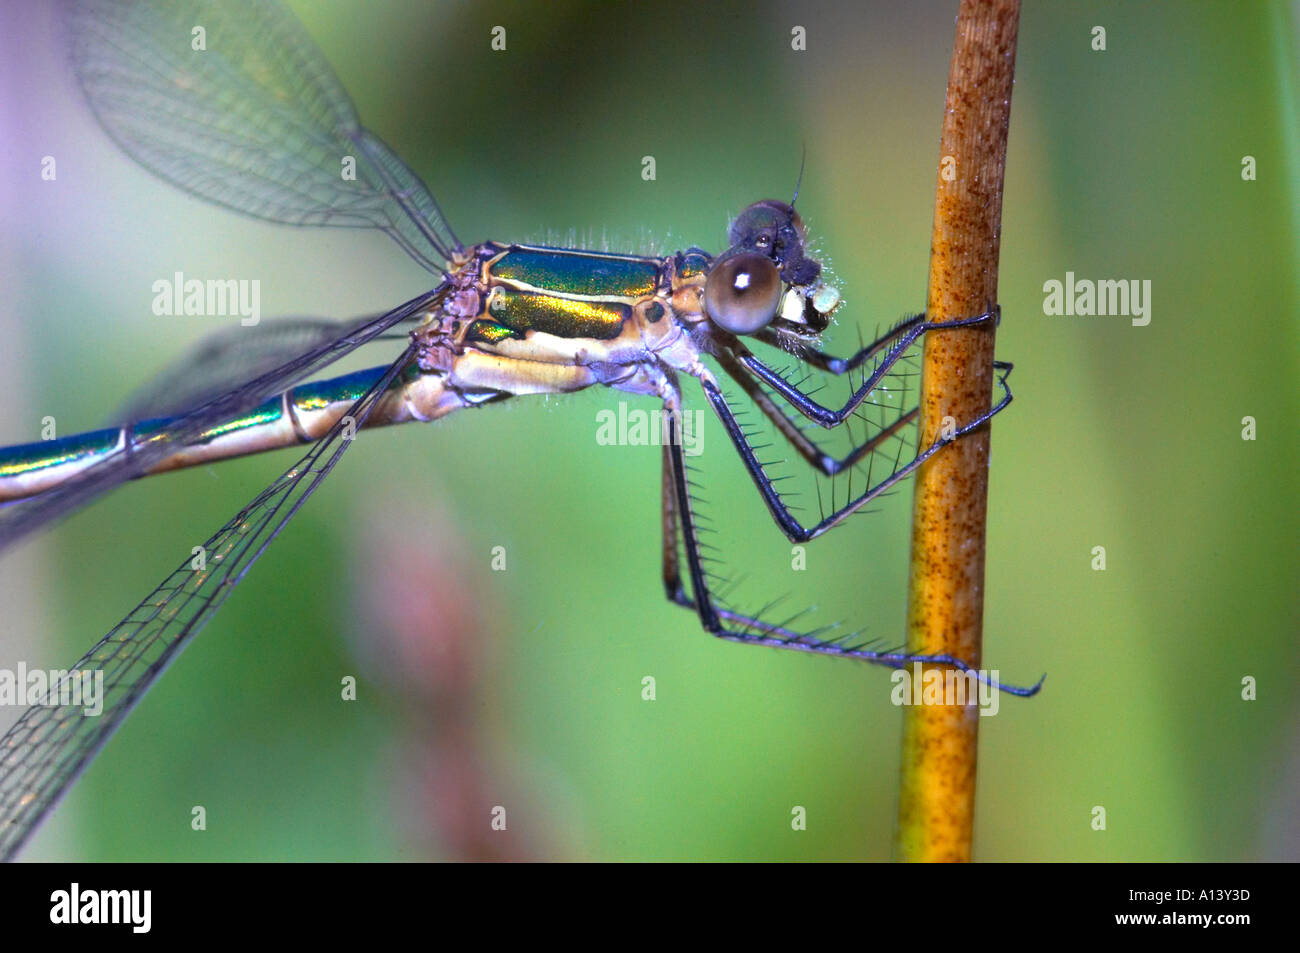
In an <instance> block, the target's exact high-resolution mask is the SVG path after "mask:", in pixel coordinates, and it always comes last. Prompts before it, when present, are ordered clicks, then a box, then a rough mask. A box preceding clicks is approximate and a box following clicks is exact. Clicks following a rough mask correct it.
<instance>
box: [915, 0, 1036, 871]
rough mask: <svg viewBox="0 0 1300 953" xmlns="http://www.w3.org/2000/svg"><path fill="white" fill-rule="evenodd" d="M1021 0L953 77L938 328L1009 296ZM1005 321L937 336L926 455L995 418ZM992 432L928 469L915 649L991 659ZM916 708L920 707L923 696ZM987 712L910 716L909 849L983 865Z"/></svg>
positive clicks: (971, 30)
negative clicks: (946, 434)
mask: <svg viewBox="0 0 1300 953" xmlns="http://www.w3.org/2000/svg"><path fill="white" fill-rule="evenodd" d="M1019 18H1020V3H1019V0H961V6H960V10H959V12H958V15H957V35H956V42H955V45H954V48H953V56H952V66H951V69H950V72H949V76H948V95H947V101H946V102H945V104H944V118H943V134H942V138H941V145H940V161H939V169H938V184H937V188H936V191H935V202H934V230H933V233H932V237H931V243H930V284H929V291H928V294H927V297H926V314H927V316H928V318H929V320H932V321H933V320H950V319H953V318H958V317H967V316H973V315H978V314H981V313H983V312H984V311H986V310H987V309H988V308H990V307H991V306H992V305H993V304H994V303H995V302H996V301H997V276H998V251H999V245H1000V239H1001V232H1002V184H1003V176H1004V172H1005V166H1006V147H1007V128H1008V125H1009V122H1010V118H1011V84H1012V78H1013V76H1014V74H1015V59H1016V34H1017V30H1018V26H1019ZM994 337H995V327H994V326H993V325H992V324H989V325H980V326H976V327H972V328H962V329H956V330H951V331H933V332H930V333H929V334H927V335H926V336H925V343H924V347H923V354H922V370H921V403H920V407H921V420H920V424H919V426H920V437H919V442H918V444H917V446H918V447H926V446H929V445H930V444H931V443H932V442H933V441H934V440H935V438H936V437H938V436H939V434H940V433H941V431H942V430H943V428H944V418H945V417H947V418H950V420H949V426H952V424H953V421H955V422H956V426H958V427H960V426H963V425H964V424H965V423H966V422H967V421H970V420H973V419H975V418H977V417H979V416H980V415H981V414H984V413H987V412H988V410H989V407H990V397H991V393H992V388H993V344H994ZM988 468H989V430H988V426H987V425H985V426H984V427H982V428H980V429H979V430H977V431H975V432H973V433H971V434H969V435H967V436H965V437H963V438H961V439H959V440H957V441H956V442H955V443H953V444H951V445H949V446H947V447H945V448H944V449H943V450H941V451H940V452H938V453H936V454H935V455H934V456H933V457H932V458H930V460H928V461H927V462H926V463H925V464H923V465H922V466H921V468H920V469H919V470H918V472H917V478H916V494H915V497H914V501H913V509H912V555H911V576H910V588H909V597H908V620H907V645H908V651H909V652H912V653H916V654H926V655H937V654H950V655H954V656H956V657H958V658H961V659H963V660H965V661H966V662H967V663H968V664H970V665H971V666H973V667H977V666H979V665H980V659H981V638H982V628H983V616H984V542H985V515H986V511H987V506H988ZM914 701H917V700H916V699H914ZM978 728H979V706H978V705H977V704H965V705H949V706H945V705H923V704H913V705H909V706H905V707H904V709H903V745H902V773H901V776H900V781H899V785H900V789H899V812H898V837H897V855H898V859H899V860H902V861H969V860H970V859H971V841H972V833H973V827H974V816H975V766H976V742H977V740H978Z"/></svg>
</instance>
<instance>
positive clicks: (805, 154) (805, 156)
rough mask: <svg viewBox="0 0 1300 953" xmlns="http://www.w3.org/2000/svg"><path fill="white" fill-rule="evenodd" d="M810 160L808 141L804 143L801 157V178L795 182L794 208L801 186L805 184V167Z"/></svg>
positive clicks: (791, 201) (792, 202) (792, 205)
mask: <svg viewBox="0 0 1300 953" xmlns="http://www.w3.org/2000/svg"><path fill="white" fill-rule="evenodd" d="M807 161H808V143H806V142H805V143H804V144H803V155H801V156H800V157H799V178H797V179H795V182H794V198H792V199H791V200H790V207H791V208H794V203H795V202H797V201H799V186H801V185H803V167H804V163H805V162H807Z"/></svg>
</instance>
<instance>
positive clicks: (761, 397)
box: [714, 350, 919, 476]
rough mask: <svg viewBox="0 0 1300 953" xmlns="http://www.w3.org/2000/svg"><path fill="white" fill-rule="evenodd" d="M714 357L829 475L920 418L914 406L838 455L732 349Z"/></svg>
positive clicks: (793, 443)
mask: <svg viewBox="0 0 1300 953" xmlns="http://www.w3.org/2000/svg"><path fill="white" fill-rule="evenodd" d="M714 357H715V358H716V359H717V361H718V364H719V365H721V367H722V369H723V370H724V371H726V372H727V375H728V376H729V377H730V378H731V379H732V380H733V381H735V382H736V383H737V384H738V385H739V386H740V388H741V390H743V391H744V392H745V394H746V396H748V397H749V399H750V400H752V401H753V402H754V404H755V405H756V406H757V407H758V409H759V410H761V411H762V412H763V415H764V416H765V417H767V419H768V420H770V421H771V422H772V424H773V426H775V427H776V429H777V432H778V433H780V434H781V436H783V437H784V438H785V439H786V440H787V441H788V442H789V444H790V445H791V446H792V447H794V448H795V450H797V451H798V452H799V455H800V456H801V457H803V458H804V460H806V461H807V462H808V463H809V465H811V466H812V467H814V468H815V469H816V470H817V471H818V472H820V473H823V474H825V475H826V476H835V475H836V474H837V473H842V472H843V471H845V470H847V469H849V468H850V467H852V466H855V465H856V464H857V463H858V462H859V461H861V460H862V459H863V458H864V457H865V456H866V455H867V454H869V453H872V452H874V451H875V450H878V449H879V448H880V446H881V444H883V443H885V442H886V441H887V440H889V439H891V438H893V437H896V436H898V434H899V432H900V431H901V430H902V429H903V428H904V427H906V426H907V425H908V424H910V423H912V422H913V421H915V420H916V415H917V413H918V412H919V408H916V407H913V408H912V409H911V410H908V411H904V412H902V413H900V414H899V416H898V418H897V419H896V420H894V421H892V422H891V423H889V424H887V425H885V426H883V427H881V428H880V430H879V432H878V433H877V434H876V435H875V436H874V437H872V438H870V439H869V440H868V441H867V442H866V443H863V444H861V445H859V446H856V447H854V448H853V449H852V450H851V451H849V453H848V454H847V455H846V456H844V457H843V458H837V457H834V456H832V455H831V454H829V453H827V452H826V451H825V450H823V449H822V448H821V447H820V446H818V445H817V444H816V443H815V442H814V441H813V440H812V439H811V438H810V437H809V436H808V435H807V434H806V433H804V431H803V430H802V429H801V428H800V427H799V426H798V425H797V424H796V423H795V422H794V420H793V419H791V417H790V415H789V414H787V413H786V412H785V411H783V410H782V409H781V408H780V407H779V406H777V404H776V402H775V401H773V400H772V398H771V397H769V396H768V395H767V392H766V391H764V390H763V388H762V387H760V386H759V384H758V381H756V380H754V377H753V375H751V374H750V373H749V371H747V370H746V369H745V367H744V365H743V364H741V363H740V361H738V360H737V359H736V358H735V357H734V356H733V355H732V354H731V353H730V352H729V351H726V350H719V352H718V353H717V354H715V355H714Z"/></svg>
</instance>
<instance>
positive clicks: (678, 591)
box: [662, 362, 1042, 696]
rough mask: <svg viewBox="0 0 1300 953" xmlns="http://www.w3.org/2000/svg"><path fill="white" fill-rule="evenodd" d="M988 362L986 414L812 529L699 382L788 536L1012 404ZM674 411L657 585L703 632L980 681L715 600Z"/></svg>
mask: <svg viewBox="0 0 1300 953" xmlns="http://www.w3.org/2000/svg"><path fill="white" fill-rule="evenodd" d="M995 366H996V367H997V370H998V381H999V383H1000V385H1001V387H1002V391H1003V396H1002V398H1001V400H999V402H998V403H997V404H996V405H995V406H994V407H993V409H992V410H990V412H989V413H988V414H987V415H984V416H981V417H980V418H978V419H977V420H974V421H971V422H970V423H968V424H967V425H965V426H963V427H961V428H959V429H958V430H957V431H956V433H955V434H953V435H951V436H948V437H944V438H940V439H939V440H937V441H935V443H933V444H931V445H930V447H928V448H926V449H925V450H924V451H922V452H921V453H918V454H917V455H916V457H914V458H913V459H912V461H911V462H909V463H907V464H906V465H904V466H902V467H898V468H896V469H895V470H894V472H893V473H892V474H891V475H890V476H889V477H887V478H886V479H884V480H882V481H880V482H879V483H877V484H876V485H875V486H873V487H871V488H869V489H868V490H867V491H866V492H865V493H863V494H861V495H860V496H858V497H857V498H855V499H853V500H852V501H850V502H849V503H847V504H846V505H845V506H843V507H841V508H840V509H839V510H837V511H836V512H835V513H833V514H831V515H830V516H828V517H826V518H825V519H823V520H822V521H821V522H820V523H818V524H817V525H816V526H814V527H812V528H811V529H804V528H803V527H802V526H801V525H800V524H799V522H798V520H796V519H795V518H794V516H793V515H792V514H790V512H789V510H788V509H787V508H786V506H785V504H784V503H783V502H782V500H781V498H780V495H779V494H778V493H777V491H776V489H775V487H774V486H773V485H772V481H771V480H770V479H769V478H768V477H767V476H766V474H765V473H764V472H763V467H762V465H761V464H759V463H758V461H757V460H756V458H755V457H754V454H753V451H752V450H751V449H750V446H749V443H748V441H747V440H746V439H745V437H744V435H743V434H742V433H741V432H740V427H739V424H738V423H737V422H736V420H735V416H734V415H733V414H732V413H731V411H730V408H729V407H727V405H726V402H725V400H724V399H723V398H722V395H721V393H720V392H719V391H718V390H717V388H716V387H715V386H714V385H712V384H711V383H709V382H707V381H705V382H702V383H703V384H704V388H705V393H706V395H708V397H709V400H710V403H711V404H713V406H714V409H715V410H716V411H718V415H719V418H720V419H721V420H722V421H723V424H724V426H725V427H726V428H727V430H728V435H729V436H731V438H732V440H733V442H734V443H735V444H736V447H737V450H739V451H740V453H741V456H742V458H743V459H744V460H745V463H746V466H747V468H748V469H749V471H750V474H751V476H753V478H754V480H755V482H756V484H758V486H759V490H760V492H761V493H762V494H763V498H764V500H765V502H767V503H768V507H769V509H770V510H771V511H772V513H773V516H774V517H776V519H777V522H778V524H780V525H781V526H782V529H783V530H785V531H786V533H787V535H788V536H790V538H791V539H792V540H793V539H805V540H806V539H811V538H814V537H816V536H818V535H820V534H821V533H823V532H825V531H826V530H827V529H829V528H830V527H831V526H834V525H835V524H836V523H838V522H839V521H840V520H842V519H843V518H844V517H846V516H847V515H849V514H851V513H853V512H855V511H857V510H858V509H860V508H861V507H862V506H864V505H865V504H866V503H868V502H869V501H870V500H872V499H875V498H876V497H878V496H879V495H880V494H881V493H884V492H885V491H887V490H888V489H890V488H891V487H892V486H894V485H895V484H897V483H898V482H899V481H900V480H902V479H903V478H904V477H906V476H908V475H910V474H911V473H912V472H914V471H915V470H916V468H917V467H919V466H920V465H921V463H923V462H924V461H925V460H926V459H927V458H929V457H930V456H932V455H933V454H934V453H936V452H937V451H938V450H939V449H941V448H942V447H943V446H945V445H947V444H949V443H951V442H953V441H954V440H956V439H958V438H959V437H961V436H964V435H965V434H968V433H970V432H971V431H972V430H974V429H976V428H977V427H979V426H981V425H982V424H984V423H985V422H986V421H987V420H988V419H989V418H990V417H991V416H992V415H993V414H996V413H997V412H998V411H1000V410H1002V409H1003V408H1004V407H1006V405H1007V404H1009V403H1010V402H1011V396H1012V395H1011V391H1010V388H1009V387H1008V386H1007V380H1006V378H1007V375H1008V374H1009V373H1010V371H1011V365H1009V364H1006V363H1003V362H998V364H996V365H995ZM679 409H680V408H679V405H678V404H676V402H675V401H674V400H673V399H670V400H669V401H666V402H665V420H666V427H667V428H668V433H667V438H668V439H667V441H666V444H665V446H664V448H663V501H662V504H663V521H662V525H663V534H664V535H663V582H664V591H665V594H666V595H667V597H668V599H669V601H671V602H673V603H675V604H677V605H679V606H681V607H683V608H685V609H690V610H692V611H694V612H695V613H696V614H697V615H698V616H699V619H700V624H701V625H702V626H703V627H704V629H705V631H707V632H708V633H709V634H711V635H713V636H715V637H717V638H720V639H725V640H727V641H731V642H741V643H745V644H749V645H766V646H771V647H774V648H786V649H797V650H801V651H805V652H814V653H817V654H821V655H833V656H840V657H844V658H856V659H861V660H863V661H868V662H873V663H875V664H879V665H885V666H888V667H890V668H900V667H903V666H907V665H911V664H913V663H932V664H941V665H950V666H952V667H953V668H956V669H958V670H960V671H964V672H965V671H970V672H974V673H975V674H976V675H977V677H979V678H980V679H981V680H983V678H984V676H983V674H982V673H980V672H978V671H976V670H974V669H972V668H971V666H970V665H969V664H967V663H966V662H965V661H964V660H962V659H959V658H956V657H955V656H951V655H916V654H912V653H908V652H905V651H901V650H898V649H888V648H885V649H881V648H872V647H871V646H872V645H873V644H878V643H872V642H865V643H853V642H851V641H850V639H851V634H850V635H845V636H840V637H835V638H832V637H830V632H831V631H832V630H833V629H835V628H836V627H835V626H824V627H821V628H818V629H812V630H809V631H806V632H800V631H797V630H795V629H793V628H791V625H792V624H793V623H794V622H795V621H796V620H797V619H798V618H799V617H800V616H802V615H804V612H799V613H796V614H795V615H794V616H792V617H790V618H787V619H785V620H784V621H782V622H779V623H774V622H769V621H767V620H765V619H763V618H761V617H760V615H761V613H760V614H756V615H747V614H744V613H739V612H734V611H732V610H730V609H725V608H722V607H720V606H717V605H716V604H715V601H714V595H713V593H712V592H711V591H710V587H709V582H708V573H707V572H706V570H705V568H704V560H703V557H702V555H701V544H700V541H699V535H698V531H697V528H696V518H695V514H694V512H693V509H692V503H691V493H690V481H689V478H688V474H687V470H686V462H685V457H684V455H683V452H682V446H681V436H682V435H681V422H680V417H679ZM679 542H680V544H681V548H682V550H683V551H684V552H685V554H686V565H687V572H688V574H689V577H690V583H691V591H690V592H689V593H688V592H687V590H686V587H685V585H684V582H683V579H682V575H681V563H680V559H679V556H678V544H679ZM1041 686H1042V679H1041V678H1040V679H1039V680H1038V682H1037V683H1036V684H1034V685H1031V686H1028V687H1020V686H1015V685H1007V684H1000V685H999V686H998V687H999V688H1000V689H1001V690H1002V691H1005V692H1009V693H1010V694H1013V695H1020V696H1029V695H1033V694H1035V693H1037V691H1038V690H1039V688H1040V687H1041Z"/></svg>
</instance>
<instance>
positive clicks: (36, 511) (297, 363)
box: [0, 281, 447, 550]
mask: <svg viewBox="0 0 1300 953" xmlns="http://www.w3.org/2000/svg"><path fill="white" fill-rule="evenodd" d="M446 287H447V283H446V282H445V281H444V282H443V283H442V284H440V285H439V286H438V287H437V288H434V289H433V290H432V291H428V292H426V293H424V294H422V295H419V296H418V297H416V298H412V299H411V300H410V301H408V302H406V303H405V304H403V305H400V306H398V307H397V308H394V309H393V310H392V311H390V312H388V313H387V314H384V315H380V316H379V317H377V318H372V319H370V320H368V321H365V322H364V323H362V324H359V325H356V326H355V327H352V328H349V329H347V330H345V331H344V332H343V333H342V334H341V335H340V336H338V337H335V338H333V339H332V340H328V341H326V342H324V343H321V344H318V345H317V346H315V347H312V348H311V349H309V350H307V351H305V352H303V353H301V354H298V355H296V356H294V357H293V358H291V359H290V360H288V361H285V362H284V363H283V364H281V365H279V366H277V367H275V368H273V369H271V370H269V371H267V372H265V373H263V374H260V375H259V376H257V377H255V378H253V379H252V380H250V381H248V382H247V383H244V384H241V385H239V386H237V387H235V388H233V389H231V390H229V391H227V392H225V393H223V394H221V395H220V396H217V397H214V398H212V399H211V400H209V401H207V402H206V403H204V404H202V405H200V406H199V407H197V408H195V409H193V410H191V411H189V412H188V413H186V414H184V415H183V416H181V417H178V418H177V419H176V420H174V421H171V422H170V423H168V424H167V425H166V426H163V427H160V428H158V429H157V430H151V431H150V433H149V437H148V440H137V441H133V442H132V443H131V444H130V445H129V446H127V447H125V448H123V449H121V450H118V451H117V452H115V453H113V454H111V455H109V456H107V457H105V458H104V459H103V460H101V461H100V462H98V463H96V464H95V465H94V466H92V467H88V468H87V469H85V470H84V471H82V472H81V473H79V474H77V476H75V477H72V478H71V479H69V480H68V481H67V482H66V483H63V484H60V485H59V486H58V487H56V488H55V489H53V490H49V491H48V492H45V493H42V494H40V495H39V496H34V497H32V498H31V499H27V500H18V501H16V502H13V503H8V504H6V505H4V506H3V507H0V550H4V549H5V548H7V547H9V546H12V545H13V544H14V543H16V542H17V541H18V540H20V539H22V538H23V537H25V536H27V535H28V534H30V533H32V532H34V531H35V530H37V529H39V528H41V527H42V526H45V525H46V524H48V523H50V522H51V521H52V520H55V519H58V518H59V517H60V516H63V515H64V514H66V513H69V512H71V511H72V510H75V509H78V508H80V507H82V506H85V505H86V504H87V503H89V502H90V501H91V500H93V499H94V498H95V497H97V496H99V495H100V494H101V493H104V492H106V491H108V490H110V489H112V488H113V487H115V486H118V485H120V484H121V483H123V482H125V481H126V480H130V479H133V478H135V477H138V476H142V475H143V474H145V473H147V472H149V471H150V470H151V469H153V468H154V467H155V466H156V465H157V464H159V463H160V462H162V461H163V460H164V459H166V458H167V457H168V456H169V455H171V454H172V453H174V452H175V451H176V450H177V449H178V448H180V447H183V446H184V445H185V444H188V443H193V442H194V441H195V440H197V439H198V438H199V437H200V435H202V434H203V433H204V431H206V430H208V429H209V428H211V427H212V426H214V425H215V424H218V423H222V422H223V421H227V420H231V419H233V418H235V417H238V416H240V415H241V414H244V413H247V412H248V411H250V410H252V409H253V408H254V407H257V406H258V405H259V404H261V403H263V402H264V401H266V400H267V399H269V398H271V397H274V396H275V395H277V394H281V393H284V391H286V390H288V389H289V388H290V387H292V386H293V385H294V384H296V383H298V382H300V381H302V380H303V379H304V378H306V377H309V376H311V375H312V374H315V373H316V372H317V371H319V370H320V369H321V368H323V367H325V366H327V365H329V364H332V363H333V362H335V361H337V360H339V359H340V358H342V357H344V356H345V355H347V354H350V353H351V352H352V351H355V350H356V349H357V348H359V347H361V346H362V345H364V344H366V343H368V342H370V341H373V340H374V339H375V338H377V337H379V336H380V335H381V334H383V333H384V332H385V331H387V330H388V329H389V328H391V327H393V326H394V325H396V324H399V323H401V322H402V321H405V320H407V319H408V318H411V317H412V316H414V315H416V314H418V313H420V312H421V311H422V310H424V309H425V308H427V307H428V306H429V305H430V304H431V303H432V302H433V301H434V300H436V299H437V297H438V296H439V295H441V294H442V293H443V292H444V290H445V289H446Z"/></svg>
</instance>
